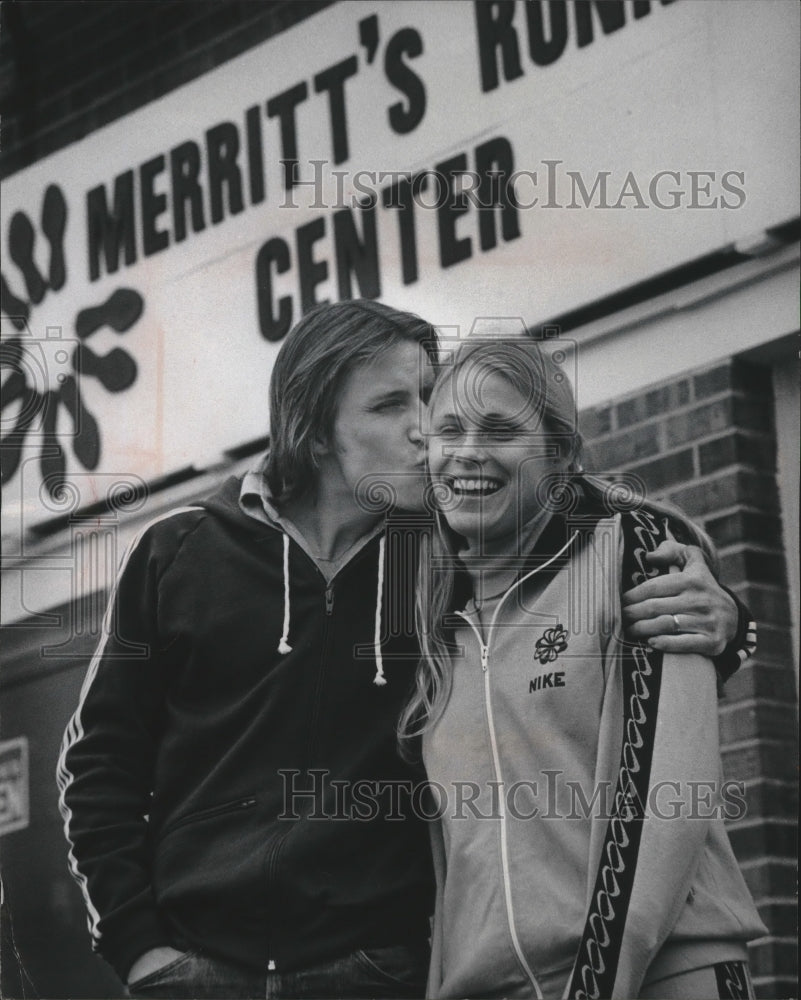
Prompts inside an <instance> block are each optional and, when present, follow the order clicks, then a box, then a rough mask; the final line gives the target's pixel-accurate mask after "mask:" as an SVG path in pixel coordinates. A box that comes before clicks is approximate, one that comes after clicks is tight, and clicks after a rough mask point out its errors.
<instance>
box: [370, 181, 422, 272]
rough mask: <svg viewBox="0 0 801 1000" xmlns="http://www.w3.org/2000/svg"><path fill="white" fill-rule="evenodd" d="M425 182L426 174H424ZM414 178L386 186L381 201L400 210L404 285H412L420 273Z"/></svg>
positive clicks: (399, 222)
mask: <svg viewBox="0 0 801 1000" xmlns="http://www.w3.org/2000/svg"><path fill="white" fill-rule="evenodd" d="M422 176H423V182H425V180H426V175H425V174H423V175H422ZM412 190H413V189H412V178H411V177H402V178H401V179H400V180H399V181H398V182H397V184H392V185H391V186H390V187H388V188H384V190H383V191H382V193H381V201H382V204H383V205H384V208H394V209H397V212H398V236H399V238H400V251H401V277H402V279H403V283H404V285H412V284H414V282H415V281H417V279H418V277H419V275H418V270H417V229H416V227H415V221H414V199H413V197H412Z"/></svg>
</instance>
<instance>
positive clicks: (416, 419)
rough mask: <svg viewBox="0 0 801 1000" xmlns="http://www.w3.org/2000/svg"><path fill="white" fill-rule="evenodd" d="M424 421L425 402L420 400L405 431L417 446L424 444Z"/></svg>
mask: <svg viewBox="0 0 801 1000" xmlns="http://www.w3.org/2000/svg"><path fill="white" fill-rule="evenodd" d="M425 422H426V404H425V403H423V402H422V401H421V402H420V404H419V406H418V407H417V412H416V413H415V414H414V416H413V417H412V422H411V423H410V424H409V429H408V431H407V434H408V436H409V440H410V441H411V442H412V444H414V445H417V446H422V445H423V444H425V434H424V433H423V425H424V424H425Z"/></svg>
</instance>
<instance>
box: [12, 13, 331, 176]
mask: <svg viewBox="0 0 801 1000" xmlns="http://www.w3.org/2000/svg"><path fill="white" fill-rule="evenodd" d="M331 2H332V0H114V2H113V3H92V2H89V3H87V2H76V0H15V2H9V3H4V4H2V6H0V116H1V121H0V177H7V176H8V175H9V174H12V173H14V172H15V171H17V170H20V169H22V168H23V167H26V166H29V165H30V164H32V163H35V162H36V161H37V160H39V159H42V158H43V157H44V156H47V155H49V154H50V153H54V152H55V151H56V150H58V149H62V148H63V147H64V146H67V145H68V144H69V143H71V142H75V141H77V140H78V139H81V138H83V137H84V136H85V135H88V134H89V133H90V132H93V131H94V130H95V129H98V128H100V127H101V126H103V125H107V124H108V123H109V122H112V121H114V120H115V119H117V118H121V117H122V116H123V115H126V114H129V113H130V112H131V111H134V110H136V109H137V108H140V107H142V105H144V104H147V103H148V102H149V101H152V100H155V99H156V98H157V97H161V96H162V95H163V94H167V93H169V92H170V91H171V90H174V89H175V88H176V87H179V86H181V84H184V83H188V82H189V81H190V80H193V79H195V78H196V77H198V76H200V75H201V74H203V73H205V72H207V71H208V70H210V69H213V68H214V67H215V66H219V65H220V64H221V63H224V62H225V61H226V60H228V59H231V58H233V57H234V56H236V55H239V54H240V53H242V52H244V51H245V50H246V49H249V48H251V47H253V46H254V45H258V44H259V43H260V42H263V41H264V40H265V39H267V38H270V37H271V36H273V35H276V34H278V32H280V31H283V30H284V29H286V28H288V27H290V26H291V25H293V24H297V23H298V22H299V21H302V20H304V18H307V17H309V16H310V15H311V14H314V13H316V12H317V11H318V10H321V9H322V8H323V7H326V6H328V5H329V4H330V3H331ZM290 82H292V81H290ZM278 85H279V89H280V81H279V82H278ZM264 96H265V99H266V98H267V97H269V96H271V94H268V93H265V95H264Z"/></svg>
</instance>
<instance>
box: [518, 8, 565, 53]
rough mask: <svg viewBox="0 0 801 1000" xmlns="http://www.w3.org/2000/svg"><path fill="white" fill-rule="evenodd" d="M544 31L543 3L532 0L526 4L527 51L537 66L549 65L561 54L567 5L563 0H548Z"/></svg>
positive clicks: (563, 47) (563, 48)
mask: <svg viewBox="0 0 801 1000" xmlns="http://www.w3.org/2000/svg"><path fill="white" fill-rule="evenodd" d="M547 9H548V16H547V21H548V29H547V31H546V28H545V21H546V18H545V16H544V14H545V4H543V3H542V0H532V2H531V3H527V4H526V20H527V22H528V52H529V55H530V56H531V61H532V62H533V63H536V65H537V66H550V64H551V63H552V62H556V60H557V59H558V58H559V56H561V54H562V53H563V52H564V51H565V46H566V45H567V5H566V4H565V2H564V0H549V3H548V6H547Z"/></svg>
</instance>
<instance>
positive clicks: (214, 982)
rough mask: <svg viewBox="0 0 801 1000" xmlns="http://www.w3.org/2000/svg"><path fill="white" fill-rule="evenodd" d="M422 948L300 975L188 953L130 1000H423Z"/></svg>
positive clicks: (359, 957)
mask: <svg viewBox="0 0 801 1000" xmlns="http://www.w3.org/2000/svg"><path fill="white" fill-rule="evenodd" d="M428 958H429V956H428V948H427V947H426V946H425V945H421V946H419V947H413V946H408V945H389V946H386V947H380V948H367V949H363V950H360V951H354V952H352V953H351V954H350V955H345V956H343V957H342V958H338V959H335V960H334V961H332V962H325V963H323V964H322V965H316V966H312V967H311V968H308V969H303V970H301V971H299V972H268V971H266V970H265V971H263V972H257V971H255V970H252V969H248V968H245V967H243V966H239V965H234V964H232V963H230V962H226V961H225V960H224V959H219V958H212V957H211V956H209V955H204V954H202V953H199V952H195V951H188V952H186V953H185V954H183V955H181V956H180V958H176V959H175V960H174V961H172V962H168V963H167V965H165V966H162V967H161V968H160V969H156V971H155V972H152V973H150V975H149V976H145V977H143V978H142V979H138V980H135V981H134V982H132V983H130V984H129V987H128V992H129V994H130V996H132V997H161V998H172V1000H191V998H196V1000H202V998H215V1000H228V998H242V1000H245V998H246V1000H254V998H260V1000H278V998H280V1000H302V998H311V997H314V998H316V1000H326V998H340V997H341V998H344V997H353V998H369V997H382V998H391V997H398V998H411V1000H413V998H418V1000H419V998H421V997H424V996H425V986H426V974H427V972H428Z"/></svg>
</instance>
